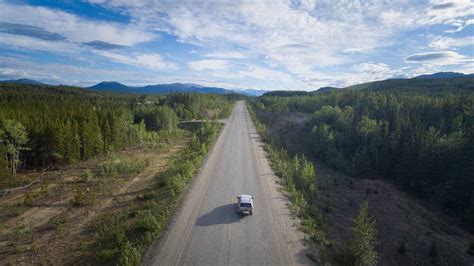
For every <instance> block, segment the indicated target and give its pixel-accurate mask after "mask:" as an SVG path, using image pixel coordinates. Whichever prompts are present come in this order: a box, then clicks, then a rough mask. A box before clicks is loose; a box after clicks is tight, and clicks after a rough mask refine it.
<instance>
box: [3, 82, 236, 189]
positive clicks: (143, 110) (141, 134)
mask: <svg viewBox="0 0 474 266" xmlns="http://www.w3.org/2000/svg"><path fill="white" fill-rule="evenodd" d="M235 97H238V96H235V95H226V96H223V95H211V94H185V93H178V94H170V95H133V94H115V93H99V92H94V91H88V90H84V89H80V88H75V87H67V86H45V85H25V84H12V83H0V154H1V155H2V156H0V184H2V185H3V186H12V185H15V178H14V176H15V173H16V172H17V171H19V170H43V169H51V168H54V167H56V166H59V165H67V164H70V163H73V162H76V161H80V160H87V159H89V158H92V157H95V156H98V155H102V154H107V153H109V152H113V151H117V150H120V149H123V148H126V147H141V146H146V145H153V143H157V141H156V140H160V141H162V140H166V139H167V138H169V137H170V136H172V135H173V134H178V133H177V131H176V129H177V126H178V122H179V121H180V120H191V119H217V118H220V117H225V116H227V115H228V114H229V113H230V111H231V107H232V105H231V104H230V103H231V102H233V101H234V98H235Z"/></svg>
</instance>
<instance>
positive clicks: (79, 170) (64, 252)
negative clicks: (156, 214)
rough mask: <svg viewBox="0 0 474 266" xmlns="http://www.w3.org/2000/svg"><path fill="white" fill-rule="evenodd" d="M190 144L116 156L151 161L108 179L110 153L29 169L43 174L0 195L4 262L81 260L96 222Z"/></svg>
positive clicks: (0, 239)
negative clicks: (60, 166) (48, 168)
mask: <svg viewBox="0 0 474 266" xmlns="http://www.w3.org/2000/svg"><path fill="white" fill-rule="evenodd" d="M184 146H185V143H184V140H180V141H177V142H176V143H174V144H173V145H172V146H171V148H170V149H169V150H155V149H154V150H151V149H149V150H147V149H129V150H125V151H122V152H120V153H118V154H117V155H115V157H116V158H127V159H129V158H133V161H140V160H141V161H143V160H145V161H146V162H148V163H147V166H146V167H145V168H144V169H143V171H141V172H140V173H139V174H135V175H133V176H130V177H127V178H120V177H115V178H104V177H103V176H102V175H100V174H99V173H100V171H101V164H102V163H104V162H105V161H106V160H107V158H102V159H94V160H89V161H87V162H81V163H77V164H75V165H72V166H69V167H67V168H63V169H59V170H56V171H44V172H42V173H29V174H28V175H29V176H28V177H26V178H25V179H30V180H33V179H35V178H38V179H40V182H38V183H37V184H35V185H34V186H32V187H31V188H28V189H27V190H22V191H15V192H12V193H10V194H7V195H6V196H4V197H2V198H0V211H1V212H2V214H1V215H0V220H1V222H2V225H1V227H0V261H1V263H0V264H2V265H3V264H6V265H8V264H12V265H19V264H20V265H22V264H23V265H25V264H26V265H29V264H53V265H64V264H75V263H77V262H78V261H80V260H79V259H78V258H80V257H81V256H82V255H83V254H84V252H85V251H86V250H87V246H88V244H89V243H90V241H91V240H90V232H88V230H90V225H91V224H92V223H93V222H94V220H95V219H97V218H98V217H99V216H103V215H105V214H107V213H113V212H116V211H117V209H120V208H121V207H123V206H124V205H122V204H123V203H124V202H126V201H127V200H133V199H135V198H136V197H137V195H140V194H141V193H143V192H144V191H146V190H147V188H148V187H150V186H152V185H153V184H154V177H155V175H156V174H157V173H158V172H161V171H164V170H165V169H166V167H167V163H168V160H169V158H170V156H172V155H174V154H176V153H178V152H179V151H180V150H181V149H182V148H183V147H184Z"/></svg>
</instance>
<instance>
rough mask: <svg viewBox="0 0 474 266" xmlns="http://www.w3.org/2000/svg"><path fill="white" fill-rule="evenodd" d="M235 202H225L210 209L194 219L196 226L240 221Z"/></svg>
mask: <svg viewBox="0 0 474 266" xmlns="http://www.w3.org/2000/svg"><path fill="white" fill-rule="evenodd" d="M236 208H237V207H236V204H235V203H231V204H226V205H222V206H219V207H216V208H214V209H213V210H212V211H210V212H208V213H206V214H203V215H202V216H201V217H199V218H198V219H197V221H196V225H197V226H211V225H216V224H231V223H236V222H239V221H240V218H241V217H240V215H238V214H237V211H236Z"/></svg>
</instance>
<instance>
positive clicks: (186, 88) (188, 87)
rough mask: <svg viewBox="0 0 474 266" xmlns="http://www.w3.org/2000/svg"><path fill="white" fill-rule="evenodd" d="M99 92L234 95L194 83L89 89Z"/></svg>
mask: <svg viewBox="0 0 474 266" xmlns="http://www.w3.org/2000/svg"><path fill="white" fill-rule="evenodd" d="M88 89H93V90H97V91H114V92H127V93H148V94H168V93H173V92H195V93H215V94H230V93H234V92H233V91H231V90H226V89H223V88H216V87H205V86H201V85H198V84H192V83H171V84H156V85H147V86H142V87H132V86H127V85H124V84H122V83H118V82H109V81H104V82H101V83H99V84H97V85H94V86H91V87H88Z"/></svg>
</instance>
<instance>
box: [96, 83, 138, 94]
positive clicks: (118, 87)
mask: <svg viewBox="0 0 474 266" xmlns="http://www.w3.org/2000/svg"><path fill="white" fill-rule="evenodd" d="M88 89H93V90H97V91H116V92H127V91H129V90H133V89H135V87H130V86H127V85H124V84H122V83H119V82H115V81H103V82H101V83H99V84H96V85H94V86H91V87H88Z"/></svg>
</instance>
